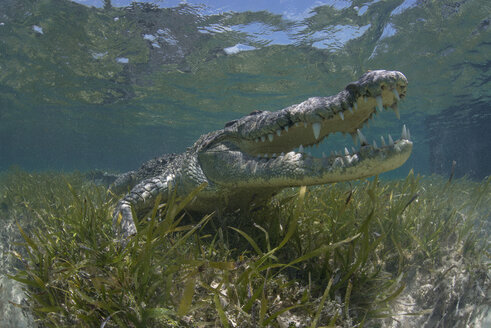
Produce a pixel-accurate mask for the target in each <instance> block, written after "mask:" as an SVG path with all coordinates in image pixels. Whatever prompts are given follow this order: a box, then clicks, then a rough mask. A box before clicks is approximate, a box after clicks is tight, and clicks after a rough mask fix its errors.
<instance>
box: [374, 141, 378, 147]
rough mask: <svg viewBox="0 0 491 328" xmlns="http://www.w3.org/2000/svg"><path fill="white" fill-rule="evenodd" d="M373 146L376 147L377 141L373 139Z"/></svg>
mask: <svg viewBox="0 0 491 328" xmlns="http://www.w3.org/2000/svg"><path fill="white" fill-rule="evenodd" d="M373 148H375V149H378V146H377V143H376V142H375V140H373Z"/></svg>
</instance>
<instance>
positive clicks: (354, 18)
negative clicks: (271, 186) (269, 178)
mask: <svg viewBox="0 0 491 328" xmlns="http://www.w3.org/2000/svg"><path fill="white" fill-rule="evenodd" d="M490 19H491V7H490V4H489V1H488V0H468V1H465V0H463V1H452V0H437V1H419V0H405V1H404V0H389V1H378V0H374V1H359V0H355V1H342V0H331V1H314V0H305V1H300V0H269V1H243V0H228V1H227V0H214V1H194V0H192V1H186V2H185V3H181V1H177V0H173V1H154V2H153V3H152V2H144V3H139V4H132V5H130V1H126V0H117V1H116V0H113V1H99V0H78V1H68V0H42V1H35V0H0V173H2V171H4V170H6V169H8V168H9V167H11V166H19V167H21V168H23V169H25V170H28V171H31V170H39V171H45V170H54V171H73V170H82V171H86V170H91V169H103V170H110V171H126V170H130V169H135V168H137V167H138V166H139V165H140V164H141V163H142V162H144V161H146V160H148V159H150V158H153V157H155V156H159V155H161V154H163V153H168V152H182V151H184V150H185V149H186V147H188V146H190V145H192V144H193V143H194V141H195V140H196V139H197V138H198V137H199V136H200V135H201V134H204V133H207V132H209V131H213V130H216V129H220V128H222V127H223V126H224V124H225V122H227V121H230V120H232V119H237V118H239V117H241V116H243V115H246V114H248V113H250V112H251V111H253V110H257V109H259V110H270V111H275V110H279V109H282V108H284V107H287V106H289V105H291V104H295V103H298V102H301V101H303V100H305V99H307V98H308V97H311V96H329V95H332V94H335V93H337V92H339V91H340V90H342V89H343V88H344V87H345V86H346V85H347V84H348V83H349V82H351V81H354V80H356V79H358V78H359V76H361V75H362V74H363V73H364V72H366V71H367V70H371V69H387V70H399V71H401V72H403V73H404V74H405V75H406V76H407V78H408V80H409V88H408V96H407V98H406V100H405V101H404V102H403V103H402V104H401V105H400V107H399V109H400V111H401V119H400V120H398V119H397V118H396V117H395V115H394V113H392V112H385V113H383V114H381V115H377V117H376V118H375V119H374V120H372V121H371V122H370V126H369V127H364V129H363V133H364V134H365V135H366V136H367V138H368V139H369V141H371V140H372V139H376V140H377V141H378V140H379V138H380V135H383V136H385V137H386V139H387V134H388V133H390V134H391V135H392V136H394V137H395V138H398V137H399V136H400V133H401V127H402V125H403V124H406V125H407V126H408V127H409V128H410V130H411V137H412V140H413V142H414V148H413V154H412V155H411V157H410V159H409V160H408V161H407V162H406V164H404V165H403V166H402V167H400V168H399V169H397V170H394V171H392V172H388V173H385V174H384V175H383V177H385V178H399V177H405V176H407V174H408V172H409V171H410V170H414V172H415V173H421V174H430V173H438V174H442V175H444V176H449V175H450V174H451V171H452V162H453V161H455V162H456V166H455V172H454V173H455V177H459V176H462V175H466V174H467V175H469V176H470V177H472V178H473V179H476V180H477V179H482V178H483V177H485V176H488V175H489V174H490V173H491V152H490V151H489V148H490V145H489V143H490V140H491V129H489V126H490V124H491V108H490V107H491V106H490V99H491V83H490V80H491V73H490V70H489V68H490V66H491V64H490V53H491V29H490V27H489V25H490ZM352 145H353V141H352V139H351V137H350V136H346V137H344V136H341V135H335V136H330V137H329V139H328V140H327V142H324V143H323V144H322V145H321V147H320V149H318V150H314V152H317V153H321V152H322V151H326V152H328V151H330V150H341V149H343V148H344V147H345V146H347V147H348V148H351V146H352ZM0 187H2V186H1V185H0ZM0 189H1V188H0ZM27 189H29V188H27ZM415 199H416V198H415ZM456 206H457V205H456ZM457 207H458V206H457ZM2 210H3V212H2ZM4 213H6V208H5V209H2V208H0V215H3V214H4ZM479 213H480V215H481V212H479ZM489 213H490V211H489V208H484V209H482V215H481V216H482V221H483V222H485V221H486V220H487V221H489ZM1 219H5V217H1ZM7 219H9V220H10V221H11V222H10V221H7V220H5V222H10V223H9V224H8V225H2V228H3V231H4V233H3V234H2V235H0V237H1V241H2V242H1V243H0V253H1V254H2V256H1V257H0V258H2V259H3V260H2V261H3V262H2V263H3V265H2V266H1V268H0V269H1V270H0V285H2V288H0V326H1V325H7V326H9V327H25V326H33V325H34V324H33V322H32V318H31V317H24V316H23V315H22V314H21V311H20V310H19V309H17V308H14V307H12V306H10V304H9V303H8V302H7V300H11V301H14V302H18V303H19V302H20V300H21V298H22V292H21V290H20V289H21V287H20V285H19V284H17V283H14V282H13V280H10V279H7V278H6V276H5V274H7V273H13V272H14V271H15V270H14V268H13V265H14V264H13V263H14V259H13V258H12V254H10V253H9V252H10V251H11V244H13V242H12V240H14V239H12V238H13V237H12V236H15V234H16V233H17V228H16V227H14V226H13V221H14V220H16V219H17V218H8V217H7ZM484 226H485V227H487V226H489V224H487V225H486V224H484ZM485 235H486V236H487V234H485ZM485 239H486V237H484V238H483V240H485ZM6 254H10V255H6ZM483 287H484V290H485V291H488V290H489V287H487V286H483ZM479 288H480V287H479ZM486 288H487V289H486ZM488 299H489V297H488ZM480 306H481V305H480ZM483 306H484V305H483ZM401 311H402V310H401ZM406 311H409V310H406ZM476 312H479V313H482V316H481V317H479V316H478V317H479V318H481V319H482V318H485V316H487V317H486V319H482V320H480V321H482V323H479V324H482V326H483V327H484V326H486V325H487V324H488V323H489V322H490V320H491V314H489V308H485V309H482V310H479V309H478V310H476ZM486 313H487V314H486ZM406 318H407V317H406ZM475 325H476V327H477V326H478V325H477V323H476V324H475ZM409 326H411V323H408V327H409Z"/></svg>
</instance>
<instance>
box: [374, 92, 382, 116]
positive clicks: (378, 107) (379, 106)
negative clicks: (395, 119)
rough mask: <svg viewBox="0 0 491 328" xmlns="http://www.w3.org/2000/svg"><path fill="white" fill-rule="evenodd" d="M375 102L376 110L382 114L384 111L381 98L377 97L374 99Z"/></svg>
mask: <svg viewBox="0 0 491 328" xmlns="http://www.w3.org/2000/svg"><path fill="white" fill-rule="evenodd" d="M375 100H376V101H377V109H378V111H379V112H381V113H382V111H383V109H384V105H383V104H382V97H381V96H377V97H375Z"/></svg>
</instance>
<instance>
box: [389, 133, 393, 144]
mask: <svg viewBox="0 0 491 328" xmlns="http://www.w3.org/2000/svg"><path fill="white" fill-rule="evenodd" d="M393 144H394V140H393V139H392V136H391V135H390V134H389V146H392V145H393Z"/></svg>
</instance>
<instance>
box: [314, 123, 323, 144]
mask: <svg viewBox="0 0 491 328" xmlns="http://www.w3.org/2000/svg"><path fill="white" fill-rule="evenodd" d="M312 131H314V137H315V140H317V139H319V135H320V133H321V124H320V123H318V122H317V123H312Z"/></svg>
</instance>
